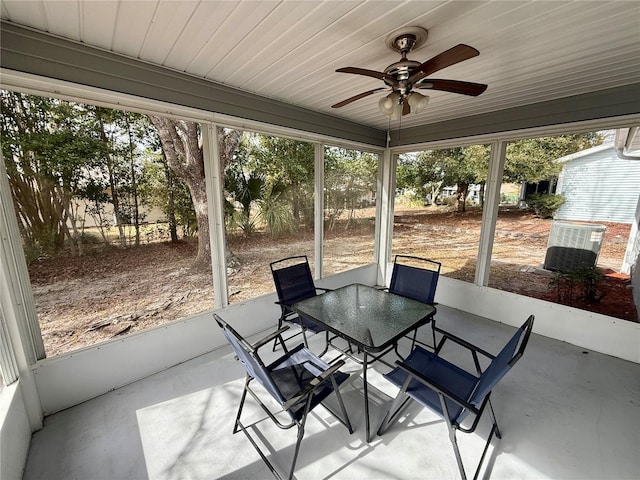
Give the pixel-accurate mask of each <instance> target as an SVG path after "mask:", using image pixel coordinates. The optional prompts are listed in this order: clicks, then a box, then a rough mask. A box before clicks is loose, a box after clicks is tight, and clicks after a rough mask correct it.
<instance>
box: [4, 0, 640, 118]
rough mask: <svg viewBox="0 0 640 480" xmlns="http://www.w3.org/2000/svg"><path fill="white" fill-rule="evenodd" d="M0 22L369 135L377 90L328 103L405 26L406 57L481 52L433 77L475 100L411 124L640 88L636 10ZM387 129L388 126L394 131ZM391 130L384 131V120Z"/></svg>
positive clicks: (269, 10)
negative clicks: (477, 89)
mask: <svg viewBox="0 0 640 480" xmlns="http://www.w3.org/2000/svg"><path fill="white" fill-rule="evenodd" d="M1 5H2V10H1V14H2V19H4V20H7V21H11V22H14V23H16V24H19V25H24V26H28V27H31V28H34V29H37V30H41V31H44V32H49V33H52V34H55V35H58V36H61V37H65V38H68V39H71V40H74V41H78V42H82V43H85V44H88V45H92V46H96V47H99V48H102V49H105V50H108V51H112V52H115V53H120V54H123V55H127V56H129V57H133V58H137V59H141V60H144V61H147V62H151V63H154V64H158V65H163V66H165V67H168V68H171V69H174V70H178V71H182V72H186V73H189V74H192V75H195V76H197V77H202V78H206V79H209V80H212V81H214V82H218V83H221V84H226V85H229V86H232V87H236V88H239V89H242V90H245V91H248V92H252V93H256V94H259V95H262V96H265V97H269V98H273V99H276V100H279V101H283V102H286V103H290V104H293V105H297V106H301V107H304V108H308V109H311V110H315V111H319V112H323V113H328V114H331V115H336V116H340V117H343V118H346V119H349V120H352V121H355V122H358V123H361V124H364V125H369V126H372V127H376V128H379V129H386V128H387V127H388V126H389V120H388V117H386V116H384V115H383V114H381V113H380V112H379V110H378V106H377V102H378V100H379V99H380V98H381V96H382V95H384V94H385V93H384V92H381V93H379V94H374V95H371V96H369V97H366V98H365V99H362V100H359V101H357V102H353V103H351V104H350V105H347V106H345V107H343V108H341V109H331V108H330V105H332V104H334V103H336V102H338V101H341V100H343V99H345V98H347V97H351V96H353V95H355V94H357V93H360V92H363V91H366V90H370V89H373V88H377V87H380V86H383V85H382V82H381V81H380V80H377V79H374V78H368V77H363V76H356V75H349V74H344V73H336V72H335V70H336V69H337V68H339V67H344V66H356V67H362V68H368V69H373V70H379V71H381V70H384V68H385V67H386V66H387V65H389V64H391V63H393V62H395V61H397V60H399V58H400V56H399V55H398V54H397V53H395V52H393V51H391V50H389V49H388V48H387V47H386V46H385V37H386V36H387V34H389V33H390V32H392V31H394V30H396V29H398V28H399V27H402V26H407V25H418V26H422V27H424V28H427V29H428V30H429V37H428V39H427V42H426V43H425V45H423V46H422V47H420V48H419V49H417V50H415V51H414V52H412V53H411V54H410V55H409V58H411V59H414V60H418V61H420V62H422V61H424V60H426V59H428V58H431V57H432V56H434V55H437V54H438V53H440V52H442V51H444V50H447V49H448V48H450V47H452V46H454V45H456V44H458V43H466V44H468V45H471V46H473V47H475V48H477V49H478V50H479V51H480V56H479V57H476V58H473V59H471V60H467V61H465V62H462V63H459V64H457V65H454V66H451V67H448V68H446V69H445V70H443V71H441V72H438V74H437V75H435V76H436V78H449V79H456V80H466V81H472V82H480V83H486V84H488V85H489V88H488V89H487V91H486V92H485V93H484V94H482V95H481V96H479V97H476V98H474V97H468V96H463V95H456V94H451V93H443V92H436V91H425V90H423V93H428V94H429V95H430V97H431V101H430V103H429V105H428V107H427V108H426V110H425V111H423V112H421V113H419V114H415V115H414V114H411V115H407V116H405V117H403V118H402V127H403V128H404V127H412V126H417V125H424V124H429V123H434V122H440V121H445V120H451V119H455V118H460V117H465V116H470V115H476V114H482V113H487V112H491V111H496V110H502V109H506V108H511V107H517V106H521V105H527V104H531V103H536V102H542V101H546V100H553V99H557V98H562V97H567V96H570V95H576V94H581V93H587V92H590V91H596V90H602V89H606V88H610V87H616V86H622V85H628V84H632V83H637V82H638V81H639V80H640V2H638V1H636V0H634V1H628V2H627V1H598V2H568V1H529V2H527V1H510V2H504V1H497V2H486V1H482V2H478V1H406V2H401V1H332V0H327V1H313V0H309V1H270V0H263V1H190V0H183V1H165V0H156V1H152V0H150V1H132V0H127V1H125V0H121V1H115V0H112V1H89V0H65V1H54V0H38V1H22V0H3V1H2V4H1ZM395 123H397V122H395ZM391 126H392V128H393V127H394V123H392V124H391Z"/></svg>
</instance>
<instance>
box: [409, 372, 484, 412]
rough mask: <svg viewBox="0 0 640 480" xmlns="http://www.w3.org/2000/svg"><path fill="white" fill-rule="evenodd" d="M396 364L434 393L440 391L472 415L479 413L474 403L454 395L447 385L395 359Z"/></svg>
mask: <svg viewBox="0 0 640 480" xmlns="http://www.w3.org/2000/svg"><path fill="white" fill-rule="evenodd" d="M396 365H398V367H400V368H401V369H402V370H404V371H405V372H407V373H408V374H409V375H410V376H411V377H413V378H415V379H416V380H418V381H419V382H420V383H422V384H423V385H425V386H427V387H429V388H430V389H432V390H433V391H435V392H436V393H441V394H442V395H444V396H445V397H447V398H449V399H451V400H452V401H454V402H455V403H457V404H458V405H460V406H461V407H462V408H464V409H466V410H469V411H470V412H471V413H473V414H474V415H478V414H479V413H480V411H479V410H478V409H477V408H476V407H475V406H474V405H471V404H470V403H469V402H467V401H466V400H465V399H464V398H462V397H460V396H458V395H456V394H455V393H453V392H452V391H451V390H449V389H448V388H447V387H445V386H443V385H440V384H439V383H437V382H435V381H433V380H431V379H428V378H426V377H425V376H424V375H422V374H421V373H420V372H418V371H417V370H415V369H413V368H412V367H410V366H409V365H407V364H406V363H404V362H401V361H399V360H397V361H396Z"/></svg>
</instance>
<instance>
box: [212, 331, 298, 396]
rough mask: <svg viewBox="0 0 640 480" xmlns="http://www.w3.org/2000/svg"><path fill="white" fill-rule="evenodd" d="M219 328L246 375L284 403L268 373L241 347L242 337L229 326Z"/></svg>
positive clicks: (260, 363)
mask: <svg viewBox="0 0 640 480" xmlns="http://www.w3.org/2000/svg"><path fill="white" fill-rule="evenodd" d="M218 324H219V325H220V328H221V329H222V333H223V334H224V336H225V337H226V339H227V341H228V342H229V345H231V347H232V348H233V350H234V351H235V352H236V355H237V356H238V360H240V362H241V363H242V364H243V365H244V368H245V370H246V371H247V374H248V375H249V376H250V377H252V378H255V379H256V380H257V381H258V382H260V383H261V384H262V386H263V387H264V388H265V389H266V390H267V391H268V392H269V393H270V394H271V395H272V396H273V398H274V399H276V400H277V401H278V402H280V403H281V404H282V403H284V401H285V399H284V397H283V396H282V394H281V393H280V390H279V389H278V387H277V386H276V384H275V383H274V382H273V380H272V378H271V375H270V373H269V371H268V370H267V369H266V368H265V366H264V365H263V364H262V362H260V361H259V360H258V359H257V358H255V356H254V355H253V354H252V353H251V352H249V351H247V349H246V348H245V347H244V346H243V345H242V341H241V340H240V339H242V337H241V336H240V334H238V332H236V331H235V330H234V329H233V328H231V327H230V326H229V325H227V324H226V323H225V324H220V322H218Z"/></svg>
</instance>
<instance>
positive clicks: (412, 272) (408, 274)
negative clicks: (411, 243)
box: [389, 255, 440, 304]
mask: <svg viewBox="0 0 640 480" xmlns="http://www.w3.org/2000/svg"><path fill="white" fill-rule="evenodd" d="M398 257H402V258H410V259H414V260H418V261H422V262H423V263H424V265H428V266H429V267H431V268H429V269H427V268H420V267H416V266H413V265H406V264H403V263H398ZM439 277H440V263H439V262H434V261H432V260H427V259H421V258H418V257H408V256H406V257H405V256H401V255H396V259H395V261H394V263H393V272H392V274H391V284H390V285H389V291H390V292H391V293H395V294H397V295H402V296H403V297H408V298H412V299H413V300H417V301H419V302H423V303H428V304H432V303H433V300H434V297H435V295H436V287H437V286H438V278H439Z"/></svg>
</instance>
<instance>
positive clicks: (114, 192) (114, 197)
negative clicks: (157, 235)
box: [96, 108, 127, 248]
mask: <svg viewBox="0 0 640 480" xmlns="http://www.w3.org/2000/svg"><path fill="white" fill-rule="evenodd" d="M96 115H97V117H98V121H99V122H100V139H101V140H102V141H103V142H104V144H105V145H109V147H110V146H111V141H110V140H109V139H108V138H107V133H106V132H105V130H104V118H103V117H102V110H101V109H100V108H98V109H97V110H96ZM109 150H110V148H109ZM104 160H105V165H106V167H107V173H108V175H109V188H110V189H111V203H112V204H113V216H114V220H115V223H116V226H117V227H118V236H119V238H120V246H121V247H123V248H124V247H126V246H127V240H126V238H125V236H124V226H123V225H122V218H121V215H120V198H119V196H118V187H117V185H116V179H115V172H114V165H113V160H112V158H111V154H109V153H107V154H105V158H104Z"/></svg>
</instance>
